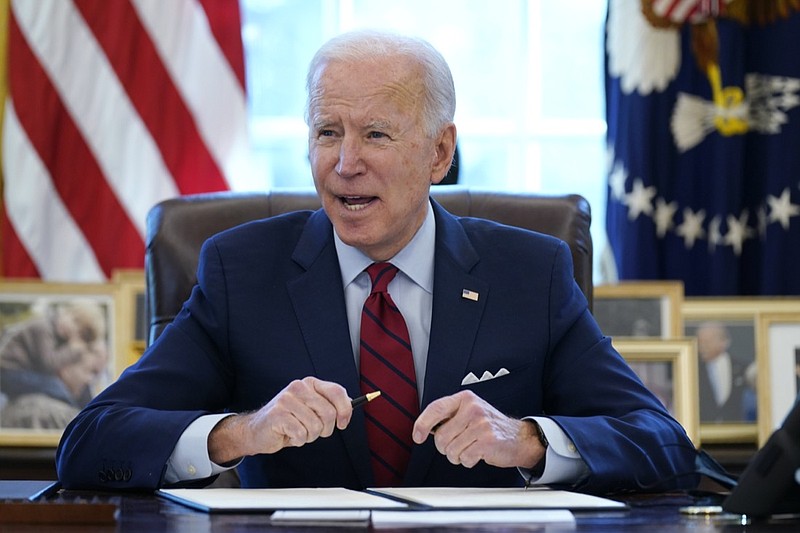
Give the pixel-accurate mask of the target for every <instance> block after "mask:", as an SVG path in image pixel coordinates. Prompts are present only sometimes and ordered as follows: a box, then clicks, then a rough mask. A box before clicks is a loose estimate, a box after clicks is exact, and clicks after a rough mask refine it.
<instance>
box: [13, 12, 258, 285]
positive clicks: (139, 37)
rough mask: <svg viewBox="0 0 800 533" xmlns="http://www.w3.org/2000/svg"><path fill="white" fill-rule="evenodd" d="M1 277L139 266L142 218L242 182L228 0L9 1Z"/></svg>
mask: <svg viewBox="0 0 800 533" xmlns="http://www.w3.org/2000/svg"><path fill="white" fill-rule="evenodd" d="M8 37H9V41H8V85H9V87H8V93H9V95H8V99H7V101H6V103H5V115H4V124H3V146H2V150H3V153H2V161H3V175H4V206H5V209H4V219H3V227H2V240H3V241H2V242H3V251H2V252H3V275H4V276H6V277H37V276H38V277H41V278H42V279H46V280H58V281H102V280H104V279H107V278H109V277H110V276H111V274H112V272H113V270H114V269H116V268H140V267H141V266H142V262H143V257H144V235H145V217H146V214H147V212H148V210H149V209H150V208H151V207H152V206H153V205H154V204H155V203H157V202H159V201H161V200H164V199H166V198H169V197H174V196H177V195H180V194H190V193H198V192H206V191H218V190H226V189H245V188H248V187H249V185H250V184H248V183H247V180H248V179H250V177H251V174H250V172H249V168H248V165H249V163H248V145H247V139H246V131H247V126H246V124H247V116H246V102H245V91H244V59H243V54H242V44H241V31H240V15H239V6H238V3H237V2H236V0H169V1H164V0H111V1H109V0H36V1H30V0H13V1H12V3H11V12H10V16H9V32H8Z"/></svg>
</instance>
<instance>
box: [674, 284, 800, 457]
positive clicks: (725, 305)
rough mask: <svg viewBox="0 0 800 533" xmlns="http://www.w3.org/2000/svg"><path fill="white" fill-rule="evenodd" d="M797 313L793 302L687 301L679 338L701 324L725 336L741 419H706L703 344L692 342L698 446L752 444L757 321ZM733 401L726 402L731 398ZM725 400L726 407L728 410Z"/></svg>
mask: <svg viewBox="0 0 800 533" xmlns="http://www.w3.org/2000/svg"><path fill="white" fill-rule="evenodd" d="M798 309H800V299H797V298H765V297H688V298H685V299H684V303H683V311H682V313H683V321H684V334H685V335H686V336H687V337H690V336H695V335H696V333H697V330H698V328H699V327H700V325H701V324H710V323H717V324H721V325H722V326H723V327H724V328H725V329H726V330H727V331H728V332H729V335H730V354H731V359H732V361H736V364H735V365H733V366H734V368H733V372H732V373H733V375H734V380H733V383H734V384H733V385H732V390H734V389H735V390H736V391H737V395H738V394H739V393H741V395H742V400H741V401H742V406H741V416H736V417H728V416H725V415H724V414H723V416H721V417H719V416H716V415H712V417H713V418H712V417H710V416H709V415H708V404H709V400H708V396H709V394H708V390H707V389H706V390H703V387H704V383H705V384H706V387H707V386H708V385H707V384H708V380H707V378H705V373H706V370H705V368H704V367H703V357H704V355H703V354H704V350H703V342H702V341H699V342H698V385H699V387H700V390H699V391H698V397H699V398H700V440H701V441H702V442H704V443H757V442H758V440H759V437H758V433H759V429H758V419H759V418H760V409H759V407H758V403H759V394H760V393H759V389H760V388H761V385H760V378H758V377H757V376H758V375H759V374H760V373H761V371H760V368H759V362H758V360H757V354H758V352H759V333H758V328H757V324H758V319H759V316H760V315H762V314H764V313H774V312H788V311H796V310H798ZM732 397H733V396H731V398H732ZM730 405H731V404H730V400H729V405H728V407H730Z"/></svg>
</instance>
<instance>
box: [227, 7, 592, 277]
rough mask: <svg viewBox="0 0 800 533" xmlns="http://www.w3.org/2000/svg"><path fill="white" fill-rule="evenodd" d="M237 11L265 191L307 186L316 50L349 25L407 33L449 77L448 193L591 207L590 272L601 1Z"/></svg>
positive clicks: (273, 8) (253, 9)
mask: <svg viewBox="0 0 800 533" xmlns="http://www.w3.org/2000/svg"><path fill="white" fill-rule="evenodd" d="M242 7H243V16H244V30H243V31H244V33H243V35H244V44H245V53H246V64H247V83H248V93H249V98H250V102H249V105H250V117H251V142H252V143H253V148H254V154H255V156H256V161H257V166H258V168H259V170H260V171H263V176H262V179H263V183H264V187H265V188H267V187H270V186H272V187H293V186H310V185H312V181H311V173H310V170H309V166H308V161H307V132H306V126H305V123H304V122H303V110H304V105H305V73H306V67H307V65H308V62H309V61H310V59H311V56H312V55H313V54H314V52H315V51H316V49H317V48H318V47H319V46H320V45H321V44H322V43H323V42H324V41H325V40H327V39H328V38H330V37H332V36H334V35H336V34H338V33H341V32H343V31H347V30H351V29H355V28H360V27H372V28H382V29H389V30H394V31H398V32H401V33H407V34H411V35H417V36H420V37H422V38H424V39H427V40H428V41H430V42H431V43H432V44H433V45H434V46H435V47H436V48H437V49H439V51H441V52H442V54H443V55H444V56H445V58H446V59H447V61H448V63H449V64H450V68H451V70H452V71H453V77H454V79H455V84H456V95H457V99H458V103H457V108H456V126H457V127H458V146H459V154H460V158H461V159H460V173H459V183H461V184H463V185H468V186H471V187H478V188H490V189H498V190H508V191H529V192H541V193H544V194H560V193H572V192H577V193H579V194H582V195H583V196H584V197H586V199H587V200H589V202H590V204H591V206H592V218H593V224H592V226H593V228H592V237H593V240H594V246H595V264H596V265H597V264H598V260H599V256H600V255H601V254H600V251H601V250H602V249H603V247H604V243H605V241H606V239H605V229H604V226H605V202H606V198H605V195H606V182H605V164H606V162H605V127H606V126H605V121H604V108H603V105H604V103H603V71H602V66H603V24H604V20H605V9H606V7H605V2H598V1H597V0H574V1H572V2H554V1H552V0H506V1H502V2H498V1H497V0H436V1H431V0H404V1H402V2H399V1H396V0H394V1H384V0H283V1H282V0H242ZM595 279H596V280H598V279H599V277H598V268H597V267H595Z"/></svg>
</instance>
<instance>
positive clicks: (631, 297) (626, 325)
mask: <svg viewBox="0 0 800 533" xmlns="http://www.w3.org/2000/svg"><path fill="white" fill-rule="evenodd" d="M682 305H683V283H682V282H681V281H623V282H620V283H616V284H613V285H597V286H595V287H594V301H593V313H592V314H593V315H594V317H595V319H596V320H597V323H598V325H599V326H600V329H601V330H602V331H603V333H604V334H606V335H608V336H610V337H656V338H661V339H669V338H675V337H682V336H683V322H682V317H681V306H682Z"/></svg>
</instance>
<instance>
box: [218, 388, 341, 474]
mask: <svg viewBox="0 0 800 533" xmlns="http://www.w3.org/2000/svg"><path fill="white" fill-rule="evenodd" d="M352 414H353V408H352V407H351V405H350V397H349V396H348V395H347V391H346V390H345V389H344V387H342V386H341V385H339V384H338V383H333V382H330V381H322V380H319V379H317V378H315V377H311V376H309V377H306V378H303V379H301V380H295V381H292V382H291V383H289V385H287V386H286V388H284V389H283V390H282V391H281V392H279V393H278V395H277V396H275V397H274V398H273V399H272V400H271V401H270V402H269V403H268V404H266V405H265V406H264V407H262V408H261V409H259V410H258V411H254V412H252V413H247V414H242V415H234V416H229V417H227V418H224V419H223V420H221V421H220V422H219V424H217V425H216V426H215V427H214V429H213V430H211V433H210V434H209V436H208V454H209V458H210V459H211V460H212V461H213V462H214V463H216V464H219V465H222V464H225V463H229V462H231V461H234V460H238V459H240V458H242V457H244V456H247V455H256V454H260V453H275V452H277V451H279V450H281V449H283V448H286V447H290V446H291V447H297V446H302V445H304V444H307V443H309V442H313V441H315V440H317V439H318V438H320V437H329V436H330V435H331V434H332V433H333V430H334V429H336V428H338V429H344V428H346V427H347V425H348V424H349V423H350V417H351V416H352Z"/></svg>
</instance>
